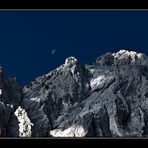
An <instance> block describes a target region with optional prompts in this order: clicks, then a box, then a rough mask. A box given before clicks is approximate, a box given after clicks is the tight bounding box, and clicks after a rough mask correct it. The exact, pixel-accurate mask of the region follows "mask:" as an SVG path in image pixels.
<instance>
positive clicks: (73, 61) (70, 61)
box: [65, 56, 78, 65]
mask: <svg viewBox="0 0 148 148" xmlns="http://www.w3.org/2000/svg"><path fill="white" fill-rule="evenodd" d="M76 63H78V60H77V59H76V58H75V57H72V56H71V57H68V58H66V59H65V65H69V64H70V65H71V64H76Z"/></svg>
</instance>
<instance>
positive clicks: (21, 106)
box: [0, 50, 148, 137]
mask: <svg viewBox="0 0 148 148" xmlns="http://www.w3.org/2000/svg"><path fill="white" fill-rule="evenodd" d="M0 135H1V136H2V137H5V136H7V137H8V136H9V137H147V136H148V57H147V56H146V55H144V54H143V53H137V52H134V51H127V50H120V51H119V52H117V53H106V54H104V55H102V56H100V57H98V58H97V59H96V62H95V63H94V64H92V65H81V64H80V63H79V62H78V60H77V59H76V58H75V57H68V58H67V59H66V60H65V63H64V64H63V65H61V66H60V67H58V68H57V69H55V70H53V71H51V72H49V73H48V74H45V75H42V76H40V77H38V78H36V79H35V80H34V81H32V82H30V83H28V85H26V86H25V87H24V88H23V89H22V88H20V87H19V85H18V83H17V82H16V79H15V78H9V79H6V78H5V77H4V76H3V69H2V68H1V69H0Z"/></svg>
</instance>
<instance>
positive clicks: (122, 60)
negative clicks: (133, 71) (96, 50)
mask: <svg viewBox="0 0 148 148" xmlns="http://www.w3.org/2000/svg"><path fill="white" fill-rule="evenodd" d="M96 63H97V64H99V65H107V66H111V65H118V66H120V65H124V64H129V65H132V64H138V65H147V63H148V58H147V56H146V55H145V54H143V53H138V52H135V51H129V50H125V49H121V50H119V51H118V52H115V53H110V52H108V53H106V54H104V55H102V56H100V57H98V58H97V59H96Z"/></svg>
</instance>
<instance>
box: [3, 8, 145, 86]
mask: <svg viewBox="0 0 148 148" xmlns="http://www.w3.org/2000/svg"><path fill="white" fill-rule="evenodd" d="M123 48H124V49H129V50H135V51H139V52H144V53H145V54H148V50H147V49H148V12H101V11H100V12H51V11H50V12H0V55H1V56H0V64H1V65H2V66H3V68H4V70H5V75H6V76H11V77H16V78H17V80H18V82H19V83H20V84H21V85H22V86H23V85H25V84H27V83H28V82H29V81H31V80H33V79H34V78H36V77H37V76H40V75H42V74H45V73H48V72H49V71H51V70H53V69H55V68H57V67H58V66H60V65H61V64H63V63H64V60H65V58H66V57H68V56H75V57H76V58H77V59H78V60H79V61H80V63H82V64H84V63H87V64H91V63H93V62H95V59H96V58H97V57H98V56H99V55H101V54H104V53H105V52H115V51H118V50H119V49H123ZM52 49H56V52H55V54H53V55H51V50H52Z"/></svg>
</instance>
